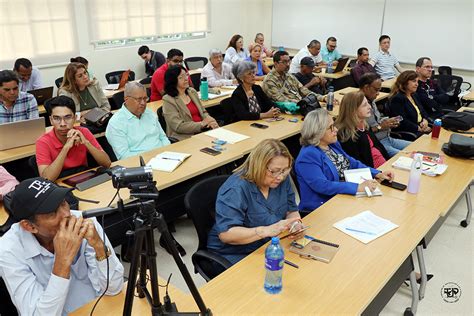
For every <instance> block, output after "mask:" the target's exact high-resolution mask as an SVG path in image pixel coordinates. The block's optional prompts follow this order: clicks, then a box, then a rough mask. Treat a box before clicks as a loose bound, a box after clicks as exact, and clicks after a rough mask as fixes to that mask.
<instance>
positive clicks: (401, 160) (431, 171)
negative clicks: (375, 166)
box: [392, 156, 448, 177]
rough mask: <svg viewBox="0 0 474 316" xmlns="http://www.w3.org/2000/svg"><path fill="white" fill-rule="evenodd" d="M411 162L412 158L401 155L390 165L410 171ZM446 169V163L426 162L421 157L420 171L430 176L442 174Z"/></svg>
mask: <svg viewBox="0 0 474 316" xmlns="http://www.w3.org/2000/svg"><path fill="white" fill-rule="evenodd" d="M412 163H413V159H412V158H410V157H404V156H402V157H398V159H397V160H396V161H395V162H394V163H393V164H392V167H394V168H398V169H402V170H408V171H410V170H411V164H412ZM446 169H448V165H445V164H439V163H434V162H427V161H425V160H424V159H423V162H422V169H421V173H423V174H425V175H427V176H430V177H435V176H438V175H442V174H443V173H444V172H445V171H446Z"/></svg>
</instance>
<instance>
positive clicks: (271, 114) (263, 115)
mask: <svg viewBox="0 0 474 316" xmlns="http://www.w3.org/2000/svg"><path fill="white" fill-rule="evenodd" d="M279 115H280V109H279V108H276V107H272V108H271V109H270V110H268V111H267V112H265V113H260V118H274V117H277V116H279Z"/></svg>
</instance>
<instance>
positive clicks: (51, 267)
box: [0, 178, 124, 315]
mask: <svg viewBox="0 0 474 316" xmlns="http://www.w3.org/2000/svg"><path fill="white" fill-rule="evenodd" d="M71 190H72V189H69V188H63V187H59V186H57V185H56V184H54V183H53V182H50V181H49V180H46V179H43V178H33V179H27V180H25V181H23V182H21V183H20V184H19V185H18V186H17V187H16V188H15V191H13V193H12V201H11V215H12V216H13V217H14V218H15V219H16V220H17V221H18V223H15V224H13V225H12V226H11V228H10V230H9V231H8V232H7V233H6V234H5V235H3V237H2V238H0V275H1V276H2V278H3V279H4V281H5V284H6V286H7V289H8V292H9V293H10V298H11V299H12V301H13V304H15V306H16V308H17V310H18V313H19V314H20V315H68V314H69V313H71V312H73V311H74V310H76V309H77V308H79V307H81V306H82V305H84V304H86V303H89V302H90V301H92V300H94V299H96V298H97V297H99V296H100V295H102V294H103V293H104V291H105V295H117V294H119V293H120V292H121V291H122V288H123V282H124V281H123V271H124V269H123V266H122V264H121V263H120V260H119V259H118V258H117V256H116V255H115V252H114V249H113V247H112V245H111V244H110V242H109V240H108V238H107V236H105V235H104V233H103V229H102V227H101V226H100V224H99V223H98V222H97V220H96V219H95V218H91V219H84V218H82V217H81V212H79V211H72V210H70V209H69V204H68V202H67V201H66V199H65V198H66V195H67V194H69V192H70V191H71ZM103 236H105V240H103V239H102V238H103Z"/></svg>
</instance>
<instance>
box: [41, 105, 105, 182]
mask: <svg viewBox="0 0 474 316" xmlns="http://www.w3.org/2000/svg"><path fill="white" fill-rule="evenodd" d="M45 108H46V110H47V112H48V116H49V121H50V122H51V125H52V127H53V129H51V130H50V131H49V132H47V133H46V134H44V135H43V136H41V137H40V138H39V139H38V140H37V141H36V163H37V165H38V174H39V175H40V176H41V177H43V178H45V179H49V180H51V181H55V180H56V179H57V178H59V177H63V176H66V175H65V174H64V171H68V170H69V171H70V172H68V174H72V173H77V172H79V171H82V170H79V168H80V167H82V168H80V169H83V170H85V169H87V154H90V155H91V156H92V158H94V159H95V161H96V162H97V164H98V165H100V166H102V167H105V168H108V167H110V163H111V162H110V158H109V156H108V155H107V153H105V152H104V151H103V150H102V147H101V146H100V145H99V143H98V142H97V140H96V139H95V137H94V135H92V133H91V132H90V131H89V130H88V129H87V128H85V127H80V126H74V123H76V115H75V112H74V111H75V110H76V106H75V105H74V101H73V100H72V99H71V98H69V97H66V96H59V97H55V98H52V99H50V100H48V101H47V103H46V104H45ZM70 169H73V170H70Z"/></svg>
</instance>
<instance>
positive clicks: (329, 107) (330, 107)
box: [326, 86, 334, 112]
mask: <svg viewBox="0 0 474 316" xmlns="http://www.w3.org/2000/svg"><path fill="white" fill-rule="evenodd" d="M333 108H334V87H333V86H329V92H328V98H327V103H326V110H328V111H329V112H331V111H332V110H333Z"/></svg>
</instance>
